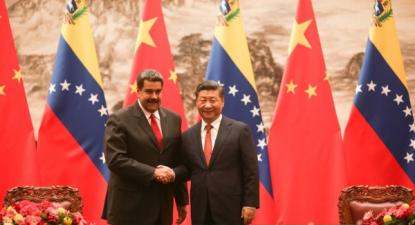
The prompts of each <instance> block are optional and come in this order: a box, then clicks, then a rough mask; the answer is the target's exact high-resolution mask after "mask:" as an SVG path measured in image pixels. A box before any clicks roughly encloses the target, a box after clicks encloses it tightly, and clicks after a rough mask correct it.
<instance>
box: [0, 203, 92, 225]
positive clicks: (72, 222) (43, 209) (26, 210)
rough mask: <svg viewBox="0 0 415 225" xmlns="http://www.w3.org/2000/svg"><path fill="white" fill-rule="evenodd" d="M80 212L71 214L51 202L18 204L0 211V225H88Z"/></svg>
mask: <svg viewBox="0 0 415 225" xmlns="http://www.w3.org/2000/svg"><path fill="white" fill-rule="evenodd" d="M86 224H87V223H86V221H85V219H84V218H83V216H82V214H81V213H79V212H75V213H73V212H70V211H68V210H66V209H64V208H63V207H58V206H57V205H56V204H53V203H51V202H49V201H43V202H41V203H34V202H30V201H26V200H24V201H20V202H16V203H14V204H13V205H11V206H8V207H5V208H2V209H1V211H0V225H86Z"/></svg>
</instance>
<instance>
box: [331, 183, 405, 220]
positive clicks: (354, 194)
mask: <svg viewBox="0 0 415 225" xmlns="http://www.w3.org/2000/svg"><path fill="white" fill-rule="evenodd" d="M412 199H413V197H412V190H411V189H409V188H406V187H403V186H397V185H391V186H363V185H361V186H351V187H348V188H345V189H343V190H342V192H341V194H340V198H339V204H338V210H339V220H340V224H360V223H361V221H362V218H363V215H364V214H365V212H367V211H369V210H372V211H373V213H374V214H377V213H380V212H381V211H382V210H383V209H385V208H391V207H394V206H396V205H399V204H402V203H410V202H411V200H412Z"/></svg>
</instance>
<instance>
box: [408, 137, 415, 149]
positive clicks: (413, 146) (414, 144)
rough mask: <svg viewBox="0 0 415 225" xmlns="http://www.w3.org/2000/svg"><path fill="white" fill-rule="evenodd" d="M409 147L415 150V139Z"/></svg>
mask: <svg viewBox="0 0 415 225" xmlns="http://www.w3.org/2000/svg"><path fill="white" fill-rule="evenodd" d="M409 147H412V148H413V149H415V139H411V143H410V144H409Z"/></svg>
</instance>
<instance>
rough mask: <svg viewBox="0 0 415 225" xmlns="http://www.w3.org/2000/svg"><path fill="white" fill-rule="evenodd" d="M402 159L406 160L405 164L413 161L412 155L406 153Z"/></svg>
mask: <svg viewBox="0 0 415 225" xmlns="http://www.w3.org/2000/svg"><path fill="white" fill-rule="evenodd" d="M404 159H405V160H406V163H408V164H409V163H410V162H412V161H414V154H413V153H408V152H407V153H406V156H405V157H404Z"/></svg>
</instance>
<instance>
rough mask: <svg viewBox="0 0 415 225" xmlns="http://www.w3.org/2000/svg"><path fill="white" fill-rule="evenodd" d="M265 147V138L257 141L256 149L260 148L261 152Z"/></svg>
mask: <svg viewBox="0 0 415 225" xmlns="http://www.w3.org/2000/svg"><path fill="white" fill-rule="evenodd" d="M265 146H267V143H266V142H265V138H263V139H259V140H258V144H257V147H260V148H261V150H264V147H265Z"/></svg>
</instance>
